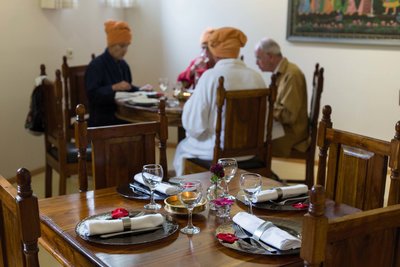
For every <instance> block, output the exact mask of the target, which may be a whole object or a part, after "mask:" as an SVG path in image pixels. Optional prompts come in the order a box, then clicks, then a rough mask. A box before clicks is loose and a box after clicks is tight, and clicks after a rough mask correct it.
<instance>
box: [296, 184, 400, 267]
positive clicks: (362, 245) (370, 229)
mask: <svg viewBox="0 0 400 267" xmlns="http://www.w3.org/2000/svg"><path fill="white" fill-rule="evenodd" d="M310 202H311V205H310V206H309V210H308V213H307V214H306V215H305V216H304V219H303V229H302V241H301V252H300V256H301V258H302V259H303V260H304V266H308V267H321V266H324V267H328V266H333V267H336V266H351V267H377V266H391V267H399V266H400V204H397V205H392V206H387V207H384V208H377V209H373V210H368V211H362V212H356V213H354V214H350V215H345V216H342V217H338V218H327V217H326V216H325V214H324V211H325V194H324V188H323V186H321V185H316V186H314V187H313V188H312V190H311V191H310Z"/></svg>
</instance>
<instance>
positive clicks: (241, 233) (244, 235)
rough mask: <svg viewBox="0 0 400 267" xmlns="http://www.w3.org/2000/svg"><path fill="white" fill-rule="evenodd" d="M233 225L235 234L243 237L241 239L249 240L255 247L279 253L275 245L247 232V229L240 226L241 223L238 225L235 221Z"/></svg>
mask: <svg viewBox="0 0 400 267" xmlns="http://www.w3.org/2000/svg"><path fill="white" fill-rule="evenodd" d="M232 227H233V229H234V230H235V235H236V236H237V237H238V238H239V239H241V240H243V241H245V242H247V243H248V244H250V245H252V246H253V247H254V246H255V247H257V248H261V249H263V250H266V251H268V252H270V253H277V252H278V250H277V249H275V248H273V247H271V246H269V245H267V244H266V243H264V242H262V241H260V240H256V239H254V238H253V237H252V235H250V234H247V233H246V231H245V230H244V229H243V228H242V227H240V226H239V225H237V224H236V223H233V224H232Z"/></svg>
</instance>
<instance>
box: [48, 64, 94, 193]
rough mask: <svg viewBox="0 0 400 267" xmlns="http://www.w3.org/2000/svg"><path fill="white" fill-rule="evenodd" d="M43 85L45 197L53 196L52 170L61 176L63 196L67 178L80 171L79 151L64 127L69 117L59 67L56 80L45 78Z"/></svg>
mask: <svg viewBox="0 0 400 267" xmlns="http://www.w3.org/2000/svg"><path fill="white" fill-rule="evenodd" d="M42 87H43V90H44V94H43V95H44V110H45V118H44V119H45V132H44V139H45V153H46V175H45V196H46V197H50V196H51V195H52V183H53V181H52V180H53V172H52V170H53V169H54V170H55V171H57V172H58V173H59V176H60V184H59V194H60V195H64V194H65V193H66V184H67V177H69V176H71V175H75V174H78V150H77V149H76V148H75V144H74V142H73V141H72V140H70V139H69V138H68V134H67V131H66V130H65V129H66V128H65V125H66V124H65V120H66V119H65V117H64V113H63V106H62V83H61V72H60V70H57V71H56V79H55V81H54V82H53V81H50V80H49V79H47V78H46V79H44V80H43V82H42ZM89 155H90V154H89ZM89 158H90V157H89Z"/></svg>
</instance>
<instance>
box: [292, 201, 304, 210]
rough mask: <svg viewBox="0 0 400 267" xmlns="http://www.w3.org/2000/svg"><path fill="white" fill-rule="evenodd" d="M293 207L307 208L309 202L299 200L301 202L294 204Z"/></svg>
mask: <svg viewBox="0 0 400 267" xmlns="http://www.w3.org/2000/svg"><path fill="white" fill-rule="evenodd" d="M292 207H293V208H295V209H306V208H308V204H307V203H301V202H299V203H294V204H292Z"/></svg>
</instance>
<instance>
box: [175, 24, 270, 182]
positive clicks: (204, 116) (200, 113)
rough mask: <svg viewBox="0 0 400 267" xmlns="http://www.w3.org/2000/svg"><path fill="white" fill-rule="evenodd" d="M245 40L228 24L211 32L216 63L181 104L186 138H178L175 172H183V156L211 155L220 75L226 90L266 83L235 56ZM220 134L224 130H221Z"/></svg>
mask: <svg viewBox="0 0 400 267" xmlns="http://www.w3.org/2000/svg"><path fill="white" fill-rule="evenodd" d="M246 41H247V37H246V35H245V34H244V33H243V32H242V31H240V30H238V29H235V28H231V27H225V28H220V29H217V30H215V31H214V32H213V33H211V34H210V36H209V38H208V46H209V49H210V51H211V53H212V54H213V57H214V59H215V61H216V64H215V66H214V67H213V68H212V69H209V70H207V71H206V72H204V73H203V75H202V76H201V77H200V79H199V81H198V83H197V85H196V90H194V92H193V94H192V96H191V97H190V98H189V100H188V101H187V102H186V103H185V105H184V107H183V113H182V126H183V128H185V130H186V138H185V139H183V140H182V141H181V142H179V144H178V147H177V149H176V153H175V158H174V167H175V171H176V175H178V176H179V175H182V173H183V159H184V158H200V159H203V160H211V159H212V158H213V148H214V142H215V136H214V133H215V122H216V116H217V105H216V104H215V100H216V94H217V87H218V79H219V77H221V76H223V77H224V79H225V84H224V87H225V89H226V90H228V91H230V90H238V89H254V88H265V87H266V86H265V83H264V80H263V78H262V77H261V75H260V73H258V72H256V71H255V70H253V69H250V68H248V67H247V66H246V64H245V63H244V62H243V61H242V60H240V59H238V56H239V52H240V48H241V47H244V45H245V44H246ZM221 135H222V136H223V135H224V133H223V132H221ZM249 156H251V155H249Z"/></svg>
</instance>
